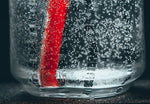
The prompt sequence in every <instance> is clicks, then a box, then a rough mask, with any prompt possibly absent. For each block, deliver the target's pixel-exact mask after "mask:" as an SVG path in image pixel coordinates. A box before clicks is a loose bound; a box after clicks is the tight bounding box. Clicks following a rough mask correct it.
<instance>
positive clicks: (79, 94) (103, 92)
mask: <svg viewBox="0 0 150 104" xmlns="http://www.w3.org/2000/svg"><path fill="white" fill-rule="evenodd" d="M23 87H24V88H25V90H26V91H27V92H28V93H30V94H31V95H34V96H40V97H53V98H85V99H95V98H104V97H111V96H115V95H118V94H122V93H124V92H126V91H127V90H128V89H129V88H130V84H127V85H124V86H118V87H112V88H100V89H98V88H96V89H95V88H60V87H59V88H50V87H47V88H45V87H40V88H36V87H32V86H29V85H23Z"/></svg>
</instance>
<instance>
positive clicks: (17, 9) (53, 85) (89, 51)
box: [10, 0, 145, 98]
mask: <svg viewBox="0 0 150 104" xmlns="http://www.w3.org/2000/svg"><path fill="white" fill-rule="evenodd" d="M143 24H144V22H143V0H10V40H11V49H10V50H11V52H10V56H11V72H12V74H13V76H14V77H15V78H16V79H17V80H18V81H20V82H21V83H22V85H23V87H24V89H25V90H26V91H27V92H29V93H30V94H32V95H35V96H45V97H60V98H101V97H109V96H114V95H117V94H121V93H123V92H125V91H127V90H128V88H129V87H130V85H131V83H132V82H133V81H134V80H136V79H137V78H138V77H139V76H140V75H141V74H142V73H143V71H144V66H145V65H144V61H145V44H144V43H145V41H144V29H143V28H144V27H143Z"/></svg>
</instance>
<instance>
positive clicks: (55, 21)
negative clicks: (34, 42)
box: [39, 0, 67, 87]
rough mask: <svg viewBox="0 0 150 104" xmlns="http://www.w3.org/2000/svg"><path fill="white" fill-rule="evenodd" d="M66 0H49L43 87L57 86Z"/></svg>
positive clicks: (40, 72)
mask: <svg viewBox="0 0 150 104" xmlns="http://www.w3.org/2000/svg"><path fill="white" fill-rule="evenodd" d="M66 7H67V1H66V0H48V4H47V14H48V15H47V20H46V27H45V32H44V37H43V41H42V49H41V60H40V68H39V74H40V83H41V86H42V87H46V86H50V87H57V86H59V85H58V81H57V79H56V70H57V67H58V61H59V52H60V45H61V38H62V34H63V29H64V23H65V17H66V9H67V8H66Z"/></svg>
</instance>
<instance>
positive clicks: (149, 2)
mask: <svg viewBox="0 0 150 104" xmlns="http://www.w3.org/2000/svg"><path fill="white" fill-rule="evenodd" d="M144 2H145V3H144V4H145V6H144V12H145V17H144V18H145V40H146V70H145V72H144V74H143V75H142V76H141V77H140V78H141V79H150V47H149V45H150V0H144ZM9 44H10V43H9V2H8V0H3V1H1V3H0V82H1V83H5V82H13V81H15V80H14V78H13V77H12V75H11V73H10V62H9V56H10V55H9Z"/></svg>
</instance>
